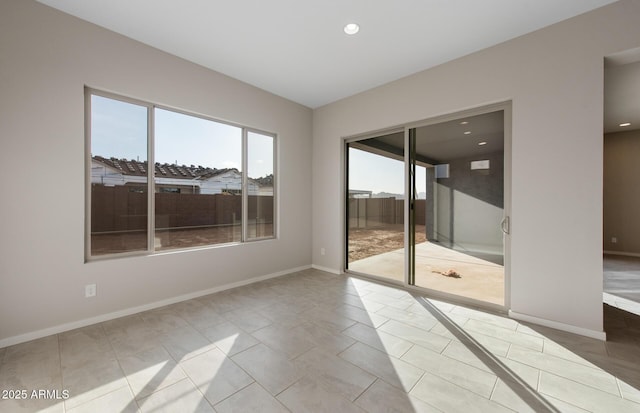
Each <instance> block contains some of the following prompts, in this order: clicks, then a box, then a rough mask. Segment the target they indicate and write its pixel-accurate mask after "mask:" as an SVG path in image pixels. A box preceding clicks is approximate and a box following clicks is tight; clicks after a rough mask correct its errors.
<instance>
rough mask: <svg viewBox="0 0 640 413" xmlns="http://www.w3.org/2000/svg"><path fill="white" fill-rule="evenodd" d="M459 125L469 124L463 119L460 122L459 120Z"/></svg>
mask: <svg viewBox="0 0 640 413" xmlns="http://www.w3.org/2000/svg"><path fill="white" fill-rule="evenodd" d="M460 124H461V125H467V124H469V122H467V121H466V120H463V121H462V122H460Z"/></svg>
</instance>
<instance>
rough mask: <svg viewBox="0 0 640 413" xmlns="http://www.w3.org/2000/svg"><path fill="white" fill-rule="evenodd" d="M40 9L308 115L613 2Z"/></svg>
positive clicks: (250, 0)
mask: <svg viewBox="0 0 640 413" xmlns="http://www.w3.org/2000/svg"><path fill="white" fill-rule="evenodd" d="M39 1H40V2H41V3H44V4H47V5H49V6H51V7H54V8H57V9H60V10H62V11H64V12H66V13H69V14H72V15H75V16H77V17H80V18H81V19H84V20H88V21H90V22H93V23H95V24H98V25H100V26H103V27H106V28H108V29H110V30H113V31H115V32H118V33H121V34H123V35H125V36H128V37H130V38H132V39H135V40H138V41H140V42H143V43H146V44H148V45H150V46H153V47H156V48H158V49H161V50H164V51H166V52H168V53H171V54H174V55H176V56H179V57H182V58H184V59H187V60H190V61H192V62H194V63H197V64H200V65H202V66H205V67H208V68H210V69H213V70H215V71H218V72H221V73H224V74H226V75H228V76H231V77H234V78H236V79H239V80H242V81H244V82H247V83H249V84H252V85H254V86H257V87H259V88H262V89H265V90H267V91H269V92H272V93H274V94H276V95H280V96H283V97H285V98H288V99H290V100H293V101H295V102H298V103H301V104H303V105H305V106H308V107H311V108H316V107H319V106H322V105H325V104H327V103H330V102H333V101H336V100H338V99H341V98H344V97H347V96H351V95H353V94H356V93H359V92H362V91H365V90H367V89H370V88H372V87H375V86H379V85H381V84H384V83H388V82H390V81H393V80H396V79H399V78H401V77H404V76H407V75H410V74H412V73H416V72H419V71H422V70H424V69H427V68H430V67H433V66H436V65H439V64H442V63H445V62H447V61H450V60H453V59H456V58H458V57H461V56H464V55H467V54H469V53H472V52H474V51H477V50H481V49H484V48H486V47H489V46H492V45H495V44H498V43H501V42H504V41H506V40H509V39H512V38H514V37H517V36H520V35H523V34H526V33H529V32H531V31H534V30H537V29H540V28H543V27H545V26H548V25H550V24H553V23H556V22H559V21H561V20H565V19H568V18H570V17H573V16H575V15H578V14H581V13H584V12H587V11H589V10H592V9H595V8H598V7H600V6H604V5H606V4H608V3H613V2H614V1H615V0H482V1H479V0H322V1H321V0H317V1H303V0H269V1H266V0H236V1H221V0H181V1H176V0H173V1H172V0H135V1H132V0H109V1H105V0H39ZM349 22H357V23H358V24H359V25H360V26H361V29H360V33H358V34H357V35H355V36H347V35H345V34H344V32H343V31H342V28H343V26H344V25H345V24H346V23H349Z"/></svg>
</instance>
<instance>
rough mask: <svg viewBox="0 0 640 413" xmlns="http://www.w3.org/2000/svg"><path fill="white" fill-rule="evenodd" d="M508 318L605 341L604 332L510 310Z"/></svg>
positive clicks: (605, 335) (605, 334)
mask: <svg viewBox="0 0 640 413" xmlns="http://www.w3.org/2000/svg"><path fill="white" fill-rule="evenodd" d="M509 317H511V318H513V319H516V320H520V321H526V322H528V323H533V324H538V325H541V326H545V327H550V328H555V329H556V330H561V331H566V332H568V333H573V334H579V335H581V336H585V337H590V338H595V339H596V340H602V341H606V340H607V333H605V332H604V331H597V330H589V329H588V328H582V327H576V326H572V325H570V324H564V323H559V322H557V321H552V320H547V319H544V318H538V317H534V316H531V315H527V314H521V313H516V312H515V311H511V310H509Z"/></svg>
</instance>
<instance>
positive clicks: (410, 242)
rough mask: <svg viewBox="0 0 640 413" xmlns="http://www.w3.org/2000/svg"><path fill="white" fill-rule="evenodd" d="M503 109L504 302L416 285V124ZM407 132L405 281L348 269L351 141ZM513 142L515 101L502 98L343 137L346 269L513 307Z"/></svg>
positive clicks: (466, 301)
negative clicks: (505, 226)
mask: <svg viewBox="0 0 640 413" xmlns="http://www.w3.org/2000/svg"><path fill="white" fill-rule="evenodd" d="M497 111H502V112H503V114H504V136H503V139H504V195H503V200H504V217H507V218H508V220H509V225H508V227H509V228H508V231H507V233H504V234H503V254H504V305H503V306H501V305H499V304H494V303H489V302H486V301H481V300H477V299H473V298H469V297H464V296H459V295H455V294H450V293H446V292H443V291H438V290H433V289H429V288H425V287H419V286H416V285H415V245H414V244H415V243H414V241H415V225H414V226H413V228H411V225H413V224H414V222H415V209H414V208H413V207H414V203H415V196H414V195H415V194H414V185H415V167H412V165H411V159H412V156H411V152H412V151H415V130H416V128H419V127H423V126H430V125H435V124H438V123H443V122H449V121H453V120H456V119H460V118H465V117H470V116H476V115H483V114H486V113H491V112H497ZM398 132H404V163H405V164H404V170H405V176H404V181H405V194H406V196H405V198H406V199H405V203H404V240H405V241H404V251H405V257H404V282H403V283H401V282H399V281H395V280H391V279H386V278H383V277H379V276H375V275H370V274H363V273H359V272H355V271H352V270H349V269H348V259H349V255H348V254H349V251H348V248H349V246H348V236H349V215H348V213H349V192H348V191H349V186H348V179H349V156H348V144H349V143H353V142H357V141H359V140H363V139H369V138H375V137H379V136H383V135H387V134H391V133H398ZM511 145H512V102H511V101H503V102H497V103H491V104H488V105H484V106H481V107H477V108H471V109H466V110H462V111H458V112H452V113H449V114H446V115H441V116H436V117H432V118H428V119H424V120H420V121H416V122H410V123H405V124H403V125H398V126H395V127H391V128H387V129H380V130H377V131H374V132H368V133H363V134H359V135H352V136H348V137H344V138H343V139H342V148H343V149H342V151H343V165H344V166H343V168H344V169H343V171H344V174H343V180H342V185H343V191H342V193H343V196H344V203H343V208H344V211H343V216H344V217H345V219H344V221H343V222H344V231H343V238H342V240H343V242H344V248H343V251H344V256H343V260H342V262H343V270H344V272H346V273H350V274H355V275H358V276H362V277H366V278H372V279H375V280H379V281H382V282H385V283H390V284H396V285H398V284H401V285H402V286H403V287H404V288H406V289H409V290H414V291H416V292H419V293H422V294H425V295H428V296H431V297H434V298H441V299H444V300H447V301H452V302H459V303H462V304H468V305H472V306H476V307H481V308H485V309H490V310H495V311H500V312H506V311H508V310H509V309H510V308H511V294H510V292H511V233H512V231H511V227H512V225H511V223H512V222H513V218H512V210H511V207H512V204H511V185H512V181H511V176H512V173H511V171H512V159H511V152H512V150H511Z"/></svg>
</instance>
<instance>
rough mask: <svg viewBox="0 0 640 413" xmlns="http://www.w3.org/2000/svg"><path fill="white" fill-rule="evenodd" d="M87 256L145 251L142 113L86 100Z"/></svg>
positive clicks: (126, 106)
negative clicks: (88, 144)
mask: <svg viewBox="0 0 640 413" xmlns="http://www.w3.org/2000/svg"><path fill="white" fill-rule="evenodd" d="M90 235H91V240H90V241H91V255H92V256H97V255H105V254H112V253H119V252H129V251H140V250H146V249H147V245H148V240H147V108H146V107H144V106H139V105H134V104H131V103H127V102H123V101H119V100H114V99H107V98H104V97H102V96H97V95H92V96H91V234H90Z"/></svg>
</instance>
